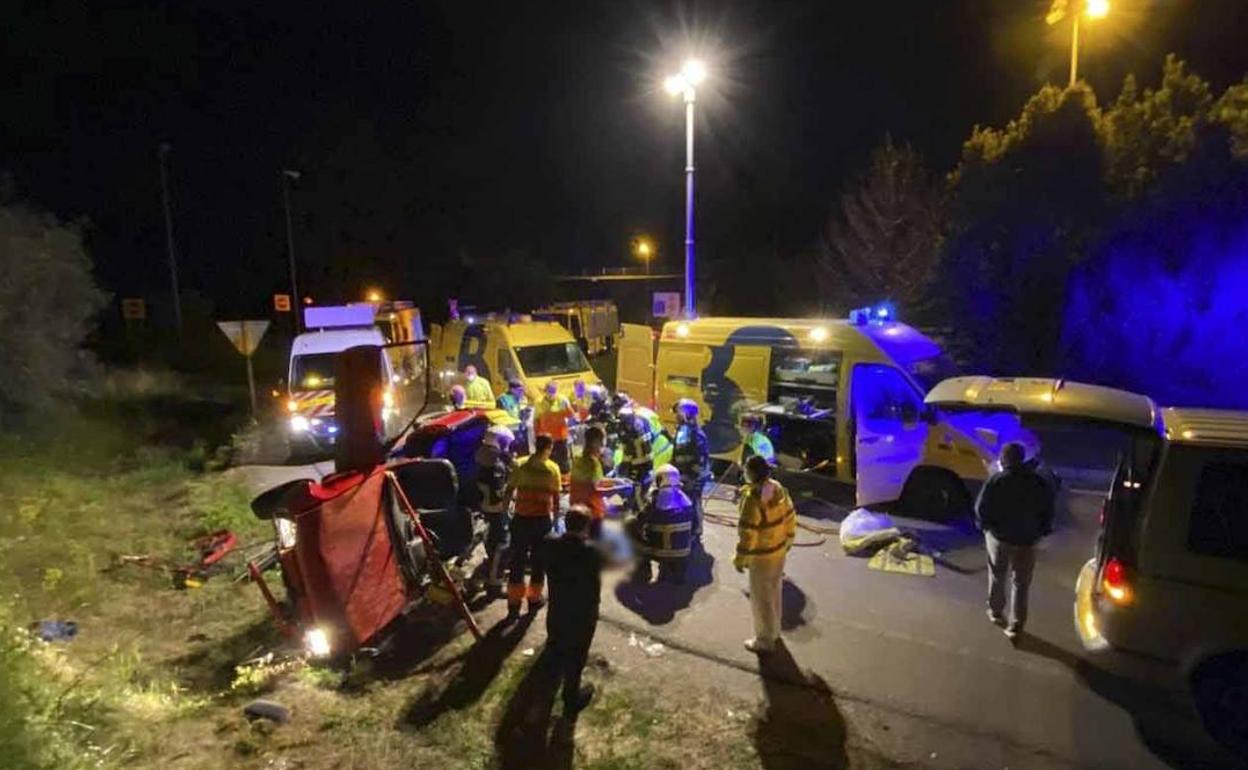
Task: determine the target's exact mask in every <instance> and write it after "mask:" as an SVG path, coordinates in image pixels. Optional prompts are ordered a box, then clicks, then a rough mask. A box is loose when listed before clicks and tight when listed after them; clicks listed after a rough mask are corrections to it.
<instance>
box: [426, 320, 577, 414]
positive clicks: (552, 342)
mask: <svg viewBox="0 0 1248 770" xmlns="http://www.w3.org/2000/svg"><path fill="white" fill-rule="evenodd" d="M429 361H430V363H429V365H430V366H432V367H434V371H435V372H436V373H437V377H436V383H435V384H436V387H437V388H438V389H439V390H441V391H442V392H443V393H445V392H447V391H449V390H450V388H451V386H452V385H455V384H456V383H457V382H459V381H460V380H461V379H462V372H463V371H464V367H466V366H468V365H469V364H472V365H473V366H475V367H476V368H477V373H478V374H479V375H480V376H482V377H485V378H486V379H487V380H489V381H490V387H492V388H493V389H494V394H495V395H496V396H497V395H500V394H502V393H503V392H504V391H505V390H506V389H507V381H508V380H509V379H511V378H516V379H519V380H520V381H522V382H523V383H524V386H525V391H526V392H527V393H528V397H529V401H530V402H531V403H536V402H537V399H538V398H539V397H540V396H541V393H542V391H543V390H544V389H545V387H546V383H548V382H551V381H554V382H557V383H559V390H560V392H561V393H563V394H564V395H568V394H570V393H571V391H572V383H574V382H576V381H577V380H584V381H585V384H586V385H593V384H597V383H598V382H600V380H599V377H598V375H597V374H595V373H594V370H593V369H592V368H590V365H589V361H588V360H586V358H585V354H584V353H583V352H582V351H581V347H580V345H578V344H577V342H576V340H575V339H574V338H573V337H572V335H571V334H570V333H569V332H568V330H567V329H565V328H563V327H562V326H560V325H559V324H557V323H554V322H553V321H529V320H520V321H515V322H511V321H509V320H507V319H496V318H492V317H489V318H482V319H478V318H471V319H461V320H457V321H449V322H447V323H445V324H441V325H439V324H433V325H432V327H431V334H430V350H429Z"/></svg>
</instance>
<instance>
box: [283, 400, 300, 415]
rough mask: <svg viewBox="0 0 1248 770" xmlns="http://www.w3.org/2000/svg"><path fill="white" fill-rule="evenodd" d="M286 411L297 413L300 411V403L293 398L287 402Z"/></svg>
mask: <svg viewBox="0 0 1248 770" xmlns="http://www.w3.org/2000/svg"><path fill="white" fill-rule="evenodd" d="M286 411H288V412H297V411H299V402H298V401H296V400H294V399H293V398H292V399H290V400H289V401H287V402H286Z"/></svg>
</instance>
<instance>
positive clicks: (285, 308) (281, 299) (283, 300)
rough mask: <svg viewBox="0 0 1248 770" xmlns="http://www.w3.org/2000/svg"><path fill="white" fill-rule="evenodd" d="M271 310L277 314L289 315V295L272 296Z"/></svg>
mask: <svg viewBox="0 0 1248 770" xmlns="http://www.w3.org/2000/svg"><path fill="white" fill-rule="evenodd" d="M273 309H274V310H276V311H277V312H279V313H289V312H290V295H289V294H274V295H273Z"/></svg>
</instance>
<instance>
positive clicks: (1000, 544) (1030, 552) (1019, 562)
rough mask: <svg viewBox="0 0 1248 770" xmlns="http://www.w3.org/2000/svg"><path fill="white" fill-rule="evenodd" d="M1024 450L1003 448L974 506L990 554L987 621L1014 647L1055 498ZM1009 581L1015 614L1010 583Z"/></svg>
mask: <svg viewBox="0 0 1248 770" xmlns="http://www.w3.org/2000/svg"><path fill="white" fill-rule="evenodd" d="M1024 460H1025V451H1024V449H1023V445H1022V444H1019V443H1015V442H1011V443H1009V444H1006V445H1005V446H1004V447H1002V448H1001V470H1000V471H999V472H997V473H994V474H993V475H992V476H990V477H989V478H988V480H987V481H985V482H984V487H983V489H981V490H980V492H979V499H978V500H977V501H976V502H975V523H976V524H978V525H979V528H980V529H982V530H983V531H984V545H985V546H986V548H987V550H988V619H989V620H991V621H992V622H993V623H995V624H997V625H998V626H1004V627H1005V635H1006V636H1007V637H1008V638H1009V639H1010V641H1011V642H1013V641H1014V640H1015V639H1017V638H1018V635H1019V634H1021V633H1022V632H1023V626H1024V625H1025V624H1026V623H1027V589H1028V588H1029V587H1030V586H1031V573H1032V570H1033V569H1034V568H1035V566H1036V543H1037V542H1039V541H1040V538H1042V537H1044V536H1045V535H1047V534H1049V533H1050V532H1052V531H1053V514H1054V510H1053V507H1054V496H1053V490H1052V489H1051V488H1050V487H1049V484H1048V482H1046V481H1045V480H1044V479H1043V478H1041V477H1040V475H1039V474H1038V473H1036V472H1035V470H1033V469H1032V468H1030V467H1029V466H1028V465H1027V463H1026V462H1024ZM1007 575H1008V577H1009V580H1010V588H1011V592H1010V612H1009V616H1008V618H1007V617H1006V615H1005V614H1004V612H1005V581H1006V577H1007Z"/></svg>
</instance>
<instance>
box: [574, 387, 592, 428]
mask: <svg viewBox="0 0 1248 770" xmlns="http://www.w3.org/2000/svg"><path fill="white" fill-rule="evenodd" d="M572 409H573V410H575V411H576V419H578V420H580V421H581V422H585V421H586V420H588V419H589V391H588V390H587V389H586V387H585V380H582V379H577V380H576V382H574V383H572Z"/></svg>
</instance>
